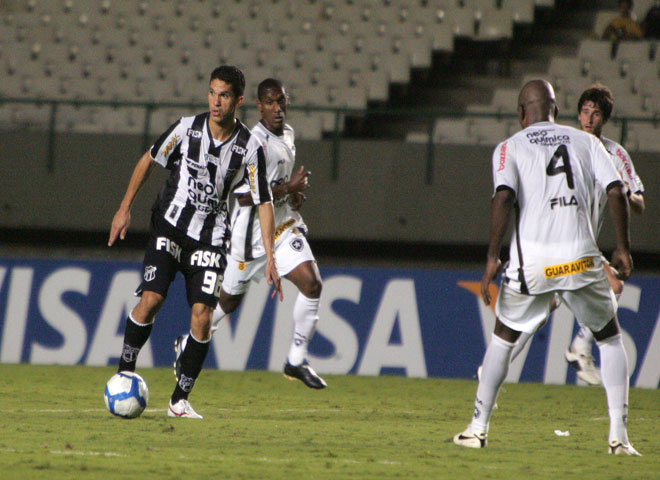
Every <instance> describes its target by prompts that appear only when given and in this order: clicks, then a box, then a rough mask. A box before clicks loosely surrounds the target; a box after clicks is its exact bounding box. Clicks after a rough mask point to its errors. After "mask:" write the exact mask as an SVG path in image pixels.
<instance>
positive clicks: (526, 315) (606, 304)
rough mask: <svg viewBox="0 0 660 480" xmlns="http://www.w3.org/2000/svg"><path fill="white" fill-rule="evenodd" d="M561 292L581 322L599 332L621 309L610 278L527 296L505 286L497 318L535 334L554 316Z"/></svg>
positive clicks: (508, 324) (501, 290)
mask: <svg viewBox="0 0 660 480" xmlns="http://www.w3.org/2000/svg"><path fill="white" fill-rule="evenodd" d="M555 293H557V294H558V295H559V296H560V297H561V299H562V300H563V301H564V303H566V306H567V307H568V308H569V309H570V310H571V312H573V314H574V315H575V318H576V319H577V320H578V322H579V323H580V324H581V325H583V326H585V327H588V328H589V329H590V330H591V331H592V332H598V331H600V330H602V329H603V327H605V325H607V323H608V322H609V321H610V320H612V318H614V315H615V314H616V309H617V302H616V298H615V297H614V292H612V289H611V288H610V284H609V283H608V281H607V280H606V279H603V280H599V281H596V282H593V283H590V284H589V285H587V286H585V287H582V288H579V289H577V290H558V291H556V292H555V291H551V292H546V293H540V294H538V295H523V294H522V293H518V292H516V291H515V290H513V289H512V288H510V287H508V286H507V285H506V284H502V286H501V287H500V291H499V293H498V295H497V303H496V304H495V315H497V318H499V320H500V321H501V322H502V323H503V324H504V325H506V326H507V327H509V328H511V329H513V330H516V331H519V332H525V333H534V332H535V331H536V329H537V328H538V327H539V325H540V324H541V323H542V322H543V321H544V320H545V319H546V318H547V317H548V315H549V314H550V304H551V302H552V297H553V296H554V294H555Z"/></svg>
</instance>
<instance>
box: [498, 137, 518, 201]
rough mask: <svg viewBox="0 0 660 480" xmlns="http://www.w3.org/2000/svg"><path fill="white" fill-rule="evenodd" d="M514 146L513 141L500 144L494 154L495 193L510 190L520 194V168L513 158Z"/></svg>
mask: <svg viewBox="0 0 660 480" xmlns="http://www.w3.org/2000/svg"><path fill="white" fill-rule="evenodd" d="M513 147H514V144H513V142H511V139H509V140H507V141H505V142H502V143H500V144H499V145H498V146H497V147H495V151H494V152H493V187H494V191H493V193H494V192H497V191H498V190H501V189H502V188H509V189H511V190H513V192H514V193H516V194H517V193H518V167H517V165H516V162H515V160H514V156H513V153H514V152H513Z"/></svg>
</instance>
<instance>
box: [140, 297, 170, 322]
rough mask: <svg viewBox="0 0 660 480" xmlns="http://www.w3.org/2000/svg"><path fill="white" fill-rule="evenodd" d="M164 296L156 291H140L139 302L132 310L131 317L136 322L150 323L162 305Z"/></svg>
mask: <svg viewBox="0 0 660 480" xmlns="http://www.w3.org/2000/svg"><path fill="white" fill-rule="evenodd" d="M164 301H165V298H164V297H163V296H162V295H160V294H159V293H156V292H149V291H146V292H142V296H141V297H140V302H139V303H138V304H137V306H136V307H135V309H134V310H133V319H134V320H135V321H136V322H138V323H151V322H152V321H153V319H154V317H155V316H156V314H157V313H158V311H159V310H160V307H162V306H163V302H164Z"/></svg>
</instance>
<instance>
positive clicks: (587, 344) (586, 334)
mask: <svg viewBox="0 0 660 480" xmlns="http://www.w3.org/2000/svg"><path fill="white" fill-rule="evenodd" d="M593 341H594V334H593V332H592V331H591V330H589V329H588V328H587V327H580V329H579V330H578V332H577V334H576V335H575V338H573V343H571V351H572V352H573V353H588V354H591V344H592V343H593Z"/></svg>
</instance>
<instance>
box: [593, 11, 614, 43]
mask: <svg viewBox="0 0 660 480" xmlns="http://www.w3.org/2000/svg"><path fill="white" fill-rule="evenodd" d="M618 15H619V12H617V11H616V10H601V11H599V12H598V13H597V14H596V19H595V21H594V28H593V36H594V37H595V38H598V39H600V38H601V37H602V36H603V31H604V30H605V27H607V25H609V23H610V22H611V21H612V20H613V19H614V18H615V17H617V16H618Z"/></svg>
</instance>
